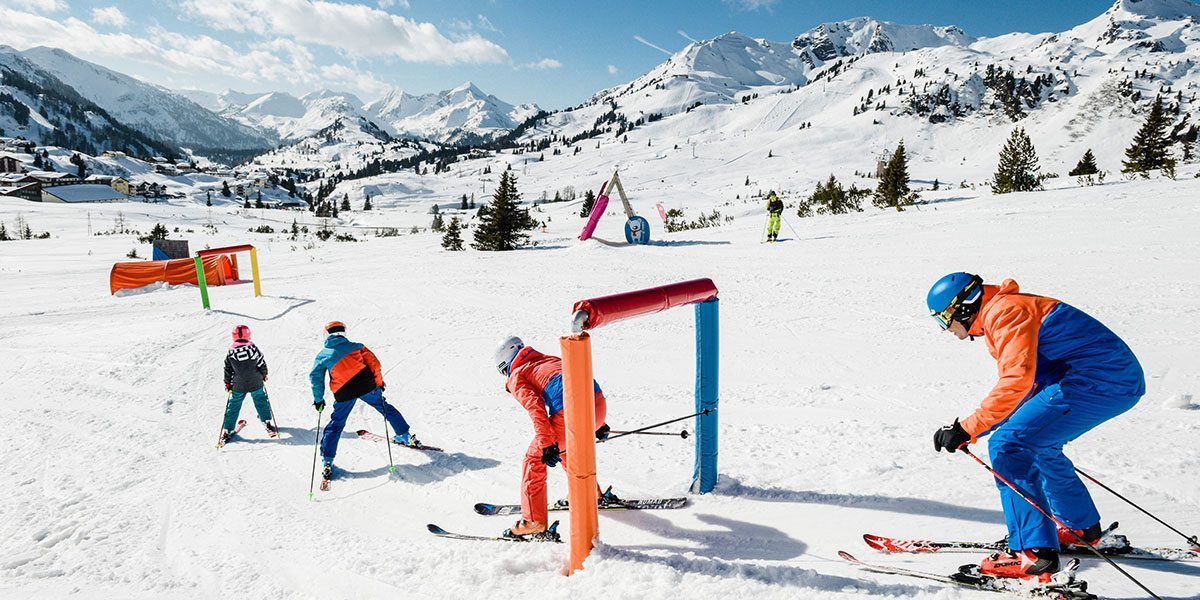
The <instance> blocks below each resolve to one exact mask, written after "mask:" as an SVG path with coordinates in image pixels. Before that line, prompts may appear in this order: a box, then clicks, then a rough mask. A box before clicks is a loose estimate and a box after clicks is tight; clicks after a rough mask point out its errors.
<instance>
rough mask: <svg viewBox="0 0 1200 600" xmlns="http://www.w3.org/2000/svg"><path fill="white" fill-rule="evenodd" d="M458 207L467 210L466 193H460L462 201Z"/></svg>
mask: <svg viewBox="0 0 1200 600" xmlns="http://www.w3.org/2000/svg"><path fill="white" fill-rule="evenodd" d="M459 208H461V209H462V210H467V195H466V194H463V195H462V203H461V204H460V205H459Z"/></svg>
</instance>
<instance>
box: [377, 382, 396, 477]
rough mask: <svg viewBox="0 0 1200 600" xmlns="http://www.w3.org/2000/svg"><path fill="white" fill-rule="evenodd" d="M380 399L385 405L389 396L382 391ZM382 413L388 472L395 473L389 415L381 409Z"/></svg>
mask: <svg viewBox="0 0 1200 600" xmlns="http://www.w3.org/2000/svg"><path fill="white" fill-rule="evenodd" d="M379 401H380V402H382V403H383V404H384V405H386V404H387V398H384V397H383V394H382V393H381V394H379ZM380 414H382V415H383V443H384V444H385V445H386V446H387V448H388V473H391V474H392V475H395V474H396V463H394V462H392V434H391V433H390V432H389V431H388V422H387V415H386V414H384V413H383V412H382V411H380Z"/></svg>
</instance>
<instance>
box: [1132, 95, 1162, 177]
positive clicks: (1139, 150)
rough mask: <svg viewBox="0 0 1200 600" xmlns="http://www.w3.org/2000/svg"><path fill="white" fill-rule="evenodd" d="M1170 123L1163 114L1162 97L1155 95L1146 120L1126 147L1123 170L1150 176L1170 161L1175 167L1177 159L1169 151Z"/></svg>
mask: <svg viewBox="0 0 1200 600" xmlns="http://www.w3.org/2000/svg"><path fill="white" fill-rule="evenodd" d="M1170 124H1171V123H1170V121H1169V120H1168V119H1167V117H1166V115H1164V114H1163V106H1162V97H1161V96H1155V97H1154V104H1153V105H1151V106H1150V113H1149V114H1147V115H1146V121H1145V122H1144V123H1142V128H1141V129H1139V130H1138V132H1137V134H1136V135H1134V136H1133V143H1132V144H1130V146H1129V148H1126V149H1125V159H1126V160H1123V161H1121V172H1122V173H1137V174H1140V175H1141V176H1142V177H1149V176H1150V171H1153V170H1155V169H1161V168H1163V167H1165V166H1166V165H1167V163H1168V161H1169V162H1170V163H1171V166H1172V167H1174V166H1175V165H1174V163H1175V159H1173V158H1171V156H1170V154H1169V152H1168V151H1169V149H1170V139H1169V138H1168V136H1167V128H1168V127H1169V126H1170Z"/></svg>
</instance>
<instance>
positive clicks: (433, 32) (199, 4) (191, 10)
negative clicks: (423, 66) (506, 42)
mask: <svg viewBox="0 0 1200 600" xmlns="http://www.w3.org/2000/svg"><path fill="white" fill-rule="evenodd" d="M181 6H182V7H183V9H184V11H185V12H187V13H188V14H190V15H192V16H194V17H198V18H200V19H202V20H203V21H204V23H205V24H206V25H208V26H210V27H215V28H218V29H226V30H229V31H238V32H246V31H249V32H254V33H258V34H261V35H280V36H286V37H290V38H292V39H295V40H296V41H299V42H301V43H306V44H319V45H323V46H329V47H332V48H337V49H339V50H344V51H346V52H348V53H350V54H352V55H355V56H364V57H370V56H383V57H396V58H399V59H401V60H404V61H408V62H417V63H436V64H459V63H470V64H479V63H503V62H507V61H508V60H509V57H508V52H507V51H506V50H505V49H504V48H502V47H501V46H499V45H497V44H496V43H494V42H492V41H489V40H487V39H484V38H483V37H481V36H479V35H477V34H469V35H465V36H463V37H461V38H460V39H455V40H451V39H450V38H447V37H446V36H444V35H442V33H441V32H440V31H438V28H437V27H436V26H435V25H433V24H432V23H421V22H417V21H414V20H411V19H408V18H406V17H401V16H398V15H393V14H390V13H388V12H386V11H383V10H379V9H377V8H372V7H370V6H365V5H361V4H340V3H335V2H327V1H324V0H271V1H267V0H182V2H181Z"/></svg>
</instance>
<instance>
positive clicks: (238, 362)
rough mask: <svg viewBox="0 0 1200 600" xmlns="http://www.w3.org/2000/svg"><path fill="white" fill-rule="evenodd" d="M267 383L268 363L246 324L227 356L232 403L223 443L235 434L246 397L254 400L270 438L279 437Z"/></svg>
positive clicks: (238, 329)
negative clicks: (251, 339) (252, 340)
mask: <svg viewBox="0 0 1200 600" xmlns="http://www.w3.org/2000/svg"><path fill="white" fill-rule="evenodd" d="M266 381H267V361H266V360H265V359H264V358H263V355H262V352H259V350H258V346H255V345H254V343H253V342H251V341H250V328H249V327H247V326H245V325H238V326H237V327H234V328H233V345H231V346H230V347H229V352H227V353H226V354H225V391H227V392H229V401H228V402H227V403H226V404H225V422H224V423H222V424H221V443H222V444H224V443H225V441H226V440H228V439H229V436H230V435H232V432H233V430H234V426H235V425H236V424H237V419H238V414H239V413H241V412H242V401H243V400H245V399H246V394H250V396H251V397H252V398H253V399H254V409H255V411H257V412H258V420H260V421H262V423H263V426H264V427H266V428H267V435H269V436H271V437H275V436H276V435H278V433H279V432H278V430H277V429H276V427H275V417H274V415H272V414H271V403H270V401H269V400H267V388H266V386H264V385H263V384H264V383H266Z"/></svg>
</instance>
